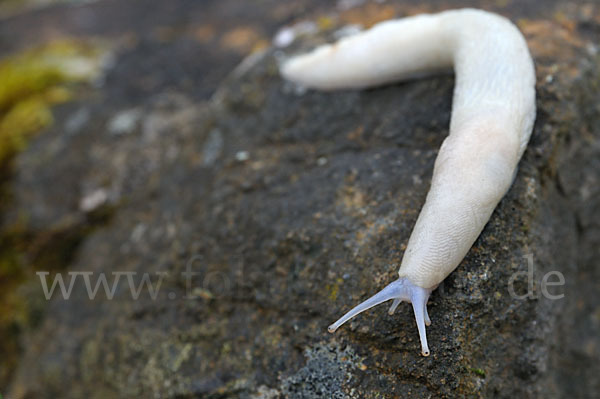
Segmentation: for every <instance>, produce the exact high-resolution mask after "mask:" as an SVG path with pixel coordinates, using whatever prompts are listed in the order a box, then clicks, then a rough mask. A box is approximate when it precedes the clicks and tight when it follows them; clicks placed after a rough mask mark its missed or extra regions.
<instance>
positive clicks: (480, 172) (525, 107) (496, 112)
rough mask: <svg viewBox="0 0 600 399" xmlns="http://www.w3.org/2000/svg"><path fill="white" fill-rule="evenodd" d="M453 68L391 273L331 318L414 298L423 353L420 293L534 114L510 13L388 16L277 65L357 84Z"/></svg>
mask: <svg viewBox="0 0 600 399" xmlns="http://www.w3.org/2000/svg"><path fill="white" fill-rule="evenodd" d="M449 67H453V68H454V72H455V75H456V79H455V81H456V83H455V88H454V98H453V101H452V117H451V121H450V134H449V135H448V137H447V138H446V139H445V140H444V143H443V144H442V146H441V148H440V151H439V153H438V157H437V159H436V162H435V165H434V169H433V176H432V181H431V187H430V189H429V192H428V194H427V199H426V201H425V204H424V205H423V208H422V209H421V212H420V214H419V217H418V219H417V222H416V224H415V227H414V229H413V231H412V233H411V236H410V239H409V241H408V244H407V247H406V251H405V252H404V255H403V258H402V264H401V266H400V270H399V277H400V278H399V279H398V280H397V281H394V282H393V283H391V284H389V285H388V286H387V287H385V288H384V289H383V290H381V291H380V292H379V293H378V294H376V295H375V296H373V297H371V298H369V299H368V300H366V301H365V302H363V303H361V304H360V305H358V306H357V307H355V308H354V309H352V310H351V311H350V312H348V313H347V314H345V315H344V316H343V317H342V318H341V319H340V320H338V321H337V322H335V323H334V324H332V325H331V326H330V327H329V331H331V332H333V331H335V330H336V329H337V328H338V327H339V326H340V325H341V324H343V323H344V322H345V321H347V320H348V319H350V318H352V317H354V316H355V315H357V314H358V313H360V312H362V311H364V310H366V309H369V308H370V307H372V306H375V305H377V304H379V303H382V302H385V301H387V300H390V299H393V300H394V302H393V303H392V306H391V307H390V309H389V313H390V314H392V313H393V312H394V311H395V310H396V307H397V306H398V305H399V304H400V302H401V301H407V302H411V303H412V305H413V309H414V313H415V319H416V320H417V327H418V329H419V336H420V339H421V349H422V353H423V354H424V355H427V354H429V348H428V346H427V337H426V334H425V324H427V325H429V324H430V320H429V315H428V314H427V299H428V298H429V294H430V293H431V291H432V290H433V289H435V287H437V286H438V285H439V283H440V282H442V281H443V280H444V279H445V278H446V277H447V276H448V274H450V273H451V272H452V271H453V270H454V269H455V268H456V267H457V266H458V265H459V263H460V262H461V261H462V259H463V258H464V256H465V255H466V254H467V252H468V251H469V249H470V248H471V246H472V245H473V243H474V242H475V239H476V238H477V237H478V236H479V234H480V233H481V231H482V230H483V227H484V226H485V224H486V223H487V221H488V220H489V218H490V216H491V214H492V212H493V210H494V208H495V207H496V205H497V204H498V202H499V201H500V199H501V198H502V197H503V196H504V194H505V193H506V191H507V190H508V189H509V187H510V185H511V184H512V181H513V178H514V176H515V172H516V168H517V164H518V162H519V159H520V158H521V156H522V154H523V152H524V151H525V147H526V146H527V142H528V141H529V137H530V135H531V131H532V128H533V123H534V120H535V69H534V66H533V60H532V59H531V55H530V54H529V50H528V48H527V43H526V42H525V39H524V38H523V36H522V35H521V33H520V32H519V30H518V29H517V27H516V26H514V25H513V24H512V23H511V22H510V21H509V20H508V19H506V18H504V17H501V16H499V15H495V14H492V13H488V12H485V11H480V10H473V9H462V10H451V11H445V12H442V13H439V14H432V15H428V14H424V15H418V16H414V17H408V18H403V19H399V20H393V21H386V22H382V23H379V24H377V25H375V26H374V27H373V28H371V29H369V30H367V31H365V32H362V33H359V34H356V35H354V36H351V37H347V38H344V39H342V40H340V41H339V42H338V43H336V44H334V45H325V46H321V47H319V48H317V49H315V50H313V51H312V52H310V53H308V54H306V55H301V56H298V57H293V58H292V59H290V60H289V61H287V62H286V63H284V64H283V66H282V68H281V73H282V75H283V76H284V77H285V78H286V79H289V80H292V81H294V82H297V83H299V84H302V85H304V86H307V87H310V88H316V89H321V90H333V89H342V88H365V87H371V86H377V85H381V84H384V83H388V82H394V81H399V80H404V79H409V78H413V77H415V76H423V75H426V74H433V73H435V72H437V71H439V70H445V69H447V68H449Z"/></svg>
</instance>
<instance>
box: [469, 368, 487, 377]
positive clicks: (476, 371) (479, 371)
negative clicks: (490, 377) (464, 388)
mask: <svg viewBox="0 0 600 399" xmlns="http://www.w3.org/2000/svg"><path fill="white" fill-rule="evenodd" d="M467 370H468V371H470V372H471V373H473V374H477V375H478V376H479V377H481V378H485V370H483V369H480V368H477V367H467Z"/></svg>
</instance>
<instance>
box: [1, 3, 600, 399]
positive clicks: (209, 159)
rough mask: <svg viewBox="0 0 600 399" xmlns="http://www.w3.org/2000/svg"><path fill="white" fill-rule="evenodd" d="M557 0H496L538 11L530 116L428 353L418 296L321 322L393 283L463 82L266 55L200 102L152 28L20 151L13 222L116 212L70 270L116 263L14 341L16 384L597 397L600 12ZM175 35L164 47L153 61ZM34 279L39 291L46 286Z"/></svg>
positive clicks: (268, 393) (145, 393) (439, 308)
mask: <svg viewBox="0 0 600 399" xmlns="http://www.w3.org/2000/svg"><path fill="white" fill-rule="evenodd" d="M100 3H102V2H100ZM434 4H438V2H435V3H434ZM485 4H486V3H485V2H481V5H482V6H485ZM551 4H553V3H548V6H547V7H554V8H552V9H551V10H547V9H544V10H540V9H541V8H543V7H544V6H542V5H539V6H535V5H531V4H529V3H526V5H523V6H522V7H523V8H522V10H521V9H520V8H519V6H511V5H509V6H507V8H506V9H503V10H502V11H503V13H504V14H506V15H508V16H510V17H512V18H513V19H514V20H517V19H518V18H519V16H521V15H528V17H529V19H528V20H525V21H521V23H520V27H521V29H522V30H523V31H524V33H525V34H526V36H527V38H528V42H529V44H530V47H531V50H532V53H533V55H534V58H535V59H536V64H537V75H538V116H537V122H536V125H535V129H534V133H533V136H532V139H531V142H530V145H529V147H528V149H527V151H526V153H525V155H524V158H523V160H522V162H521V164H520V168H519V173H518V175H517V177H516V180H515V182H514V184H513V186H512V188H511V190H510V191H509V193H508V194H507V196H506V197H505V198H504V199H503V200H502V202H501V203H500V205H499V206H498V208H497V209H496V211H495V212H494V214H493V215H492V218H491V219H490V222H489V223H488V225H487V226H486V228H485V230H484V232H483V233H482V235H481V236H480V237H479V239H478V240H477V241H476V243H475V245H474V246H473V248H472V249H471V251H470V252H469V254H468V255H467V257H466V258H465V260H464V261H463V263H462V264H461V265H460V266H459V268H458V269H457V270H456V271H455V272H453V273H452V274H451V275H450V276H449V277H448V278H447V279H446V280H445V281H444V283H443V285H442V286H441V288H440V289H438V290H437V291H435V292H434V294H433V295H432V297H431V299H430V304H429V312H430V315H431V319H432V323H433V324H432V325H431V326H430V327H429V328H428V337H429V343H430V348H431V350H432V354H431V356H430V357H427V358H424V357H421V356H420V350H419V348H420V344H419V339H418V334H417V329H416V326H415V323H414V320H413V315H412V310H411V309H410V307H409V306H407V305H402V306H401V307H400V308H399V309H398V311H397V312H396V314H395V315H393V316H389V315H387V313H386V310H387V309H386V308H385V307H378V308H375V309H374V310H372V311H370V312H366V313H365V314H363V315H361V316H360V317H358V318H356V319H355V320H353V321H352V322H351V323H349V325H347V326H345V327H344V328H342V329H340V330H339V332H338V333H336V334H335V335H330V334H328V333H327V330H326V328H327V326H328V325H329V324H330V322H332V321H334V320H336V319H337V318H338V317H339V316H340V315H341V314H342V313H343V312H345V311H346V310H347V309H349V308H350V307H351V306H353V305H355V304H356V303H358V302H359V301H361V300H363V299H365V298H366V297H368V296H370V295H372V294H373V293H374V292H376V291H378V290H379V289H380V288H381V287H383V286H384V285H385V284H386V283H388V282H390V281H391V280H392V279H393V278H395V277H394V276H395V274H396V272H397V269H398V266H399V264H400V260H401V258H402V253H403V250H404V248H405V245H406V242H407V240H408V237H409V235H410V232H411V229H412V227H413V224H414V222H415V220H416V217H417V215H418V212H419V210H420V207H421V205H422V203H423V201H424V199H425V195H426V193H427V190H428V187H429V183H430V177H431V171H432V167H433V162H434V160H435V157H436V154H437V151H438V148H439V146H440V144H441V142H442V141H443V139H444V137H445V135H446V134H447V131H448V124H449V117H450V110H451V99H452V87H453V78H452V77H450V76H447V77H437V78H432V79H427V80H420V81H413V82H406V83H401V84H396V85H390V86H386V87H382V88H378V89H372V90H366V91H345V92H337V93H318V92H314V91H308V92H299V91H297V90H296V89H295V88H294V87H293V86H292V85H290V84H288V83H285V82H283V81H282V80H281V79H280V77H279V76H278V72H277V71H278V70H277V59H278V56H279V55H280V53H279V50H274V49H271V48H269V49H267V50H265V51H264V53H261V54H260V55H259V56H256V55H255V56H253V57H252V59H251V61H247V62H246V64H245V68H243V69H238V70H237V72H235V71H234V72H233V73H232V74H230V75H229V77H228V78H226V79H224V80H223V81H222V82H221V83H219V84H218V87H216V88H217V90H216V92H215V93H214V95H213V96H212V97H211V99H210V100H205V97H202V96H198V95H195V94H194V93H193V92H194V91H195V90H191V88H189V87H188V86H186V84H182V83H175V84H168V83H169V82H170V83H173V82H172V81H170V80H169V79H170V78H169V77H170V76H177V74H173V75H170V74H169V73H165V72H164V71H162V70H161V69H160V68H158V66H160V65H161V64H160V62H159V63H156V64H152V63H149V64H147V60H148V59H149V60H154V59H155V58H154V54H153V52H152V51H150V49H151V48H152V45H151V44H149V45H148V46H149V47H148V48H146V49H144V43H143V42H142V43H141V44H139V45H138V46H137V47H135V48H134V49H133V50H129V52H124V53H122V54H119V56H118V57H117V59H116V61H115V66H114V69H113V70H112V71H111V72H110V73H109V74H108V76H107V78H106V83H105V86H104V87H102V88H99V89H95V90H92V91H93V93H91V94H90V96H89V97H87V98H84V99H81V100H79V101H77V102H74V103H71V104H68V105H66V106H62V107H61V108H59V109H57V115H58V120H59V122H60V123H57V125H55V127H54V128H52V129H50V130H49V131H47V132H45V133H44V134H42V135H41V136H39V137H38V138H37V139H36V140H35V141H34V142H33V143H32V145H31V146H30V147H29V149H28V150H27V151H26V152H25V153H23V154H22V155H21V156H20V157H19V159H18V163H17V168H16V174H15V176H14V178H13V180H12V182H11V190H12V191H13V192H14V197H15V201H14V204H13V205H12V208H11V209H10V210H9V211H8V212H7V214H8V215H7V218H8V219H10V218H11V217H13V218H16V217H17V215H19V214H21V213H22V212H26V213H27V214H28V222H27V223H28V226H29V229H31V230H32V231H44V229H46V228H48V227H47V226H56V225H57V224H61V223H63V224H64V223H65V220H67V221H72V220H75V221H78V222H71V223H72V224H73V225H79V224H84V225H85V224H86V223H88V222H90V219H91V218H93V216H94V215H95V214H96V213H95V211H92V210H91V209H94V210H96V211H97V210H98V209H100V210H102V209H108V208H110V215H111V216H110V219H109V221H108V223H106V224H103V225H101V226H97V228H96V229H95V230H94V231H92V232H88V233H86V235H85V237H83V238H81V240H80V241H78V245H77V247H76V251H75V252H74V253H73V255H72V257H70V258H69V261H68V265H66V269H64V272H63V275H64V276H65V277H66V273H67V272H68V271H71V272H92V273H93V277H92V284H94V282H95V279H96V278H97V277H98V275H99V274H100V273H105V275H106V277H107V278H108V281H109V283H110V282H112V281H113V280H112V279H113V278H115V275H114V273H115V272H120V273H122V276H121V280H120V284H119V285H118V286H117V288H116V292H115V295H114V298H112V299H110V300H109V299H108V298H107V296H106V295H105V294H104V293H103V292H102V289H101V290H100V293H98V295H97V296H96V298H95V299H93V300H90V299H89V298H88V294H87V293H86V290H85V285H84V284H83V277H81V276H79V277H78V278H79V280H78V281H79V282H78V283H76V284H74V290H73V293H72V295H71V297H70V299H68V300H64V299H62V298H61V297H60V295H54V298H53V300H52V301H50V302H49V303H48V304H47V305H46V306H45V309H44V317H43V321H42V322H41V325H40V326H39V327H37V328H35V329H32V330H31V331H29V332H28V333H27V335H26V336H25V337H24V338H23V347H24V354H23V357H22V359H21V361H20V366H19V369H18V371H17V372H16V374H15V377H14V381H13V383H12V386H11V390H12V393H13V395H14V396H15V397H28V398H44V397H48V398H54V397H67V398H80V397H89V398H106V397H172V398H188V397H202V398H280V397H291V398H320V397H327V398H380V397H384V398H409V397H410V398H412V397H425V398H426V397H435V398H453V397H499V398H514V397H588V395H590V394H591V393H593V392H598V391H599V390H600V380H599V379H598V375H600V373H599V371H600V370H599V366H598V363H597V359H598V358H599V356H600V347H599V342H598V337H599V336H600V334H599V333H600V303H599V301H598V297H597V292H598V288H600V287H599V286H598V284H599V283H598V281H600V280H599V278H598V277H600V276H599V274H600V271H599V269H598V267H597V261H596V259H598V255H600V252H599V250H598V248H600V245H599V244H600V225H599V224H598V220H600V219H599V216H600V206H599V204H600V202H598V199H597V198H598V194H600V193H599V192H598V191H599V190H600V188H599V187H600V185H599V184H598V179H599V174H600V161H599V160H600V158H599V155H600V130H598V126H600V124H599V123H598V122H600V109H599V108H598V104H599V103H600V101H599V100H600V98H599V94H598V93H599V88H600V74H599V71H600V68H599V67H600V59H598V57H597V56H596V55H595V51H597V49H596V50H594V48H593V44H590V43H594V42H595V43H598V41H599V40H598V39H599V36H600V35H599V32H600V17H599V13H598V9H597V7H595V6H590V7H592V9H591V11H590V10H589V9H588V8H589V7H588V5H586V4H577V3H573V5H572V7H563V6H561V5H560V4H559V5H551ZM367 6H368V7H367ZM364 7H367V8H369V7H383V6H382V5H379V6H377V5H373V4H370V3H369V4H367V5H364ZM397 7H399V10H400V11H397V13H398V15H403V14H402V13H407V12H409V11H408V8H406V9H403V8H401V7H402V6H397ZM536 7H537V8H536ZM561 7H563V8H561ZM586 7H588V8H586ZM438 8H439V9H442V8H443V5H441V2H439V4H438V5H437V6H436V8H435V9H438ZM417 11H423V10H417V9H411V10H410V13H415V12H417ZM552 12H554V13H555V14H556V13H559V12H560V13H562V14H561V15H562V17H561V18H563V19H560V18H558V17H556V18H558V19H552V18H551V17H548V15H552ZM344 15H345V14H344ZM365 15H368V13H365ZM345 18H349V17H345ZM343 22H347V21H346V20H345V19H344V17H342V18H341V19H340V21H339V22H338V23H343ZM328 33H331V32H320V33H318V34H317V38H316V39H315V41H319V40H323V38H324V37H327V34H328ZM310 41H311V39H309V38H307V39H305V41H304V42H303V43H300V44H297V45H299V46H306V45H307V43H309V42H310ZM548 43H551V44H548ZM181 46H183V47H181ZM590 46H592V47H590ZM186 51H187V50H186V48H185V41H184V42H183V43H182V41H181V40H176V41H174V42H173V43H172V44H167V45H165V46H164V48H162V52H161V53H159V54H157V55H156V57H166V58H167V59H168V58H169V57H172V56H178V55H180V54H184V53H186ZM286 51H287V52H290V51H293V50H286ZM187 57H190V58H191V57H192V55H190V54H187ZM141 65H149V66H148V68H149V73H148V76H150V77H153V78H154V80H152V79H150V81H151V82H153V85H152V86H151V89H149V90H148V92H146V91H143V90H141V89H139V87H136V86H126V85H125V86H123V82H124V81H127V79H128V77H129V76H135V73H136V71H137V70H138V68H139V67H140V66H141ZM169 65H171V64H169ZM206 68H208V66H207V67H206ZM189 73H191V72H189ZM184 75H185V73H184ZM192 75H194V74H193V73H192ZM177 79H179V78H177ZM143 81H144V80H140V82H143ZM198 81H199V82H202V79H199V80H198ZM179 82H181V81H179ZM215 86H216V85H215ZM128 87H129V89H130V90H131V91H130V92H128V91H127V90H126V89H127V88H128ZM186 88H187V89H186ZM136 90H139V91H136ZM132 93H134V94H132ZM113 98H115V99H116V100H115V101H114V102H113V101H112V99H113ZM82 115H83V116H82ZM86 115H87V117H86ZM132 118H133V119H132ZM82 121H83V122H82ZM67 131H70V132H72V133H69V134H67V133H66V132H67ZM86 199H87V202H86ZM100 199H101V200H102V201H100ZM82 204H85V205H86V206H83V207H82ZM90 204H91V205H93V206H91V205H90ZM89 206H91V208H90V207H89ZM103 220H104V219H103ZM78 223H79V224H78ZM527 256H531V259H532V260H533V266H534V268H535V273H534V277H535V285H534V289H535V292H534V293H535V296H534V297H533V298H527V299H521V300H519V299H515V298H512V297H511V296H510V295H509V290H508V287H509V281H510V280H511V276H513V275H514V274H515V273H518V272H523V273H521V274H520V275H519V276H520V277H519V278H517V279H516V282H515V284H514V287H515V289H516V292H517V293H524V292H525V291H526V290H527V288H528V286H527V282H526V280H525V279H524V273H526V272H527V270H528V262H527V258H526V257H527ZM188 266H189V267H190V269H191V270H193V271H194V272H195V273H198V274H197V275H194V276H193V277H192V278H190V279H187V278H186V275H185V274H183V273H185V272H186V270H187V267H188ZM551 271H559V272H561V273H562V274H563V275H564V277H565V281H566V285H565V286H564V287H552V288H551V289H550V291H551V293H564V298H562V299H557V300H550V299H548V298H545V297H544V296H543V295H541V287H540V281H541V279H542V277H543V276H544V274H545V273H548V272H551ZM124 273H125V274H124ZM126 273H129V274H126ZM133 273H136V274H135V275H134V274H133ZM144 273H148V277H149V281H150V282H152V283H153V284H154V286H155V287H156V285H157V284H158V282H159V281H160V282H161V285H160V287H159V289H158V291H157V295H156V298H153V297H152V295H150V293H149V291H148V290H146V289H143V290H142V292H141V294H140V296H139V298H138V299H137V300H134V299H133V298H132V296H133V295H132V293H131V291H130V288H129V286H128V284H126V282H127V278H128V277H127V276H129V277H130V278H132V280H133V281H134V282H135V284H136V285H139V284H140V283H141V282H142V276H143V275H144ZM36 284H37V285H36ZM30 289H31V290H32V296H33V297H35V296H36V295H37V296H38V297H39V296H41V289H40V286H39V281H35V280H34V281H33V282H32V283H30ZM33 300H34V299H32V301H33ZM10 397H12V396H10Z"/></svg>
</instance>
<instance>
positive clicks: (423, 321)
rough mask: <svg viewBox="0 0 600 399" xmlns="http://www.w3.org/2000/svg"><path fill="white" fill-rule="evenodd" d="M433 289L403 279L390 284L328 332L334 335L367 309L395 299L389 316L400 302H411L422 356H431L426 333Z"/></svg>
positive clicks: (351, 311) (355, 308)
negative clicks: (428, 309) (429, 302)
mask: <svg viewBox="0 0 600 399" xmlns="http://www.w3.org/2000/svg"><path fill="white" fill-rule="evenodd" d="M431 291H433V288H422V287H419V286H417V285H414V284H413V283H411V282H410V281H409V280H408V279H407V278H405V277H401V278H399V279H398V280H396V281H394V282H392V283H390V284H388V285H387V286H386V287H385V288H384V289H382V290H381V291H379V292H378V293H377V294H375V295H373V296H372V297H371V298H369V299H367V300H366V301H364V302H362V303H360V304H358V305H357V306H355V307H354V308H352V310H350V311H349V312H348V313H346V314H345V315H343V316H342V317H341V318H340V319H339V320H338V321H336V322H335V323H333V324H332V325H330V326H329V327H328V328H327V330H328V331H329V332H330V333H334V332H335V331H336V330H337V329H338V328H339V327H340V326H341V325H342V324H344V323H345V322H347V321H348V320H350V319H351V318H353V317H354V316H356V315H357V314H359V313H362V312H364V311H365V310H367V309H371V308H372V307H374V306H377V305H379V304H381V303H383V302H386V301H389V300H390V299H393V300H394V302H393V303H392V306H391V307H390V310H389V311H388V313H389V314H393V313H394V311H395V310H396V308H397V307H398V305H399V304H400V302H402V301H404V302H410V303H411V304H412V307H413V311H414V313H415V320H416V321H417V328H418V329H419V338H420V340H421V354H422V355H423V356H429V353H430V352H429V346H428V345H427V334H426V331H425V325H430V324H431V320H430V319H429V314H428V313H427V300H428V299H429V295H431Z"/></svg>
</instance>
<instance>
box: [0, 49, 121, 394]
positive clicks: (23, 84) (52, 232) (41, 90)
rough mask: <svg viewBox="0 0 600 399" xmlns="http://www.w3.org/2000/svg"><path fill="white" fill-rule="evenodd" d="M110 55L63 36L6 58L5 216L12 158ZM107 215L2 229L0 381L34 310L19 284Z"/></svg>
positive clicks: (1, 164)
mask: <svg viewBox="0 0 600 399" xmlns="http://www.w3.org/2000/svg"><path fill="white" fill-rule="evenodd" d="M104 54H106V52H105V51H104V49H103V48H101V47H100V46H98V45H91V44H88V43H83V42H80V41H73V40H61V41H56V42H53V43H49V44H47V45H44V46H42V47H38V48H35V49H30V50H26V51H23V52H21V53H18V54H15V55H12V56H10V57H7V58H5V59H2V60H0V82H2V83H1V84H0V215H1V214H2V213H3V211H4V207H5V206H6V205H7V204H8V203H10V201H11V198H10V193H9V191H10V190H9V185H8V182H9V180H10V163H11V162H10V161H11V160H12V159H13V158H14V156H15V155H16V154H17V153H18V152H19V151H22V150H23V149H25V147H26V146H27V143H28V141H29V140H30V139H31V138H32V137H33V136H34V135H35V134H36V133H37V132H39V131H40V130H42V129H43V128H45V127H48V126H50V125H51V124H52V123H53V117H52V110H51V107H52V106H53V105H55V104H58V103H62V102H65V101H68V100H69V99H70V98H72V93H73V89H74V88H75V87H76V86H77V84H81V83H83V82H87V81H90V80H91V79H93V78H94V77H96V76H97V75H98V73H99V72H100V70H101V65H102V60H103V58H104V57H103V55H104ZM100 213H102V215H101V214H100ZM108 213H109V214H110V211H109V212H108ZM104 216H106V215H104V214H103V212H98V214H97V215H96V214H93V215H89V216H88V219H86V220H82V221H75V222H72V223H66V224H65V226H58V227H56V226H54V227H50V228H49V230H48V231H43V232H31V231H28V229H27V226H26V221H22V222H19V223H16V224H13V225H10V226H7V225H5V226H2V227H1V228H0V337H1V339H0V357H1V358H2V362H1V364H0V386H5V385H6V383H7V381H8V379H9V378H10V373H11V371H12V370H14V367H15V366H16V361H17V358H18V354H19V351H20V349H19V335H20V333H21V330H22V328H23V327H24V326H27V325H30V324H31V319H32V309H30V308H29V306H28V302H27V298H24V297H23V295H22V294H20V293H19V292H18V287H19V286H20V285H21V284H22V283H23V282H25V281H27V280H28V278H29V276H30V275H31V274H32V271H33V270H37V269H38V268H40V267H44V268H45V269H49V270H51V267H50V266H51V265H56V264H65V263H64V262H60V261H57V259H59V260H61V261H62V260H65V259H68V257H69V256H72V253H73V248H74V247H76V246H77V245H78V243H79V242H80V241H81V239H82V238H83V236H84V235H85V234H87V233H89V231H90V230H91V228H92V227H93V226H94V222H95V221H97V220H95V219H100V222H101V221H103V220H105V218H104ZM90 218H91V219H93V220H89V219H90Z"/></svg>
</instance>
